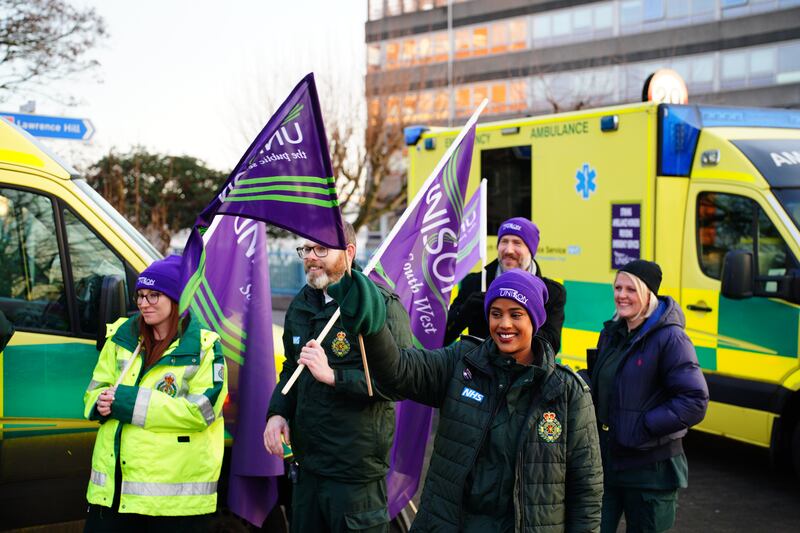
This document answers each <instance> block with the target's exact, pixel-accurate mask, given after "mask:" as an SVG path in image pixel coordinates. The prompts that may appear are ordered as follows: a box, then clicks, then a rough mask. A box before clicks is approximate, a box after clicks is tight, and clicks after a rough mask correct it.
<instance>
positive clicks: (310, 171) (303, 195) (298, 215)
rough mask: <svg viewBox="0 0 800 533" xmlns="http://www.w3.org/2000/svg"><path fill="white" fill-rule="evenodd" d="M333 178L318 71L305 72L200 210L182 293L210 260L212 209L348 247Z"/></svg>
mask: <svg viewBox="0 0 800 533" xmlns="http://www.w3.org/2000/svg"><path fill="white" fill-rule="evenodd" d="M334 182H335V178H334V176H333V168H332V167H331V160H330V154H329V152H328V141H327V139H326V137H325V126H324V124H323V122H322V114H321V112H320V106H319V99H318V98H317V88H316V85H315V83H314V75H313V74H308V75H307V76H306V77H305V78H303V80H302V81H301V82H300V83H298V84H297V86H296V87H295V88H294V89H293V90H292V92H291V94H290V95H289V97H288V98H287V99H286V100H285V101H284V102H283V103H282V104H281V106H280V107H279V108H278V110H277V111H276V112H275V114H274V115H272V117H271V118H270V119H269V122H267V125H266V126H264V129H262V130H261V132H260V133H259V134H258V136H257V137H256V139H255V140H254V141H253V143H252V144H251V145H250V147H249V148H248V149H247V151H246V152H245V153H244V155H243V156H242V158H241V160H240V161H239V164H237V165H236V167H235V168H234V169H233V172H231V175H230V176H229V177H228V179H227V180H226V181H225V183H224V184H223V186H222V187H221V188H220V191H219V192H218V193H217V196H216V197H215V198H214V199H213V200H212V201H211V203H210V204H208V206H207V207H206V208H205V209H204V210H203V212H202V213H200V215H199V216H198V217H197V220H196V221H195V224H194V228H193V229H192V233H191V235H190V236H189V241H188V242H187V243H186V249H185V251H184V261H183V264H182V267H181V268H182V271H183V272H182V273H183V279H184V281H185V282H186V289H185V290H184V296H186V295H191V294H194V292H195V291H196V290H197V284H198V283H199V277H200V276H202V271H203V267H204V265H205V261H206V254H205V252H204V251H203V241H202V238H201V235H202V232H203V231H204V230H205V228H208V227H209V226H210V225H211V221H212V220H213V218H214V216H215V215H234V216H240V217H245V218H252V219H255V220H260V221H262V222H266V223H267V224H272V225H273V226H279V227H281V228H284V229H287V230H289V231H291V232H292V233H296V234H297V235H300V236H302V237H305V238H307V239H310V240H312V241H314V242H318V243H320V244H323V245H325V246H327V247H329V248H339V249H345V248H346V247H347V242H346V239H345V236H344V229H343V227H342V215H341V213H340V212H339V200H338V198H337V196H336V189H335V187H334ZM187 298H188V297H187ZM188 305H189V301H188V299H186V298H184V297H183V296H182V297H181V302H180V310H181V312H183V311H185V310H186V308H187V307H188Z"/></svg>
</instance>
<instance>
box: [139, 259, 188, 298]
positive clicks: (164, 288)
mask: <svg viewBox="0 0 800 533" xmlns="http://www.w3.org/2000/svg"><path fill="white" fill-rule="evenodd" d="M139 289H150V290H152V291H158V292H161V293H163V294H166V295H167V296H169V298H170V299H171V300H173V301H174V302H178V301H180V299H181V290H182V289H183V287H182V286H181V257H180V256H179V255H171V256H169V257H167V258H165V259H162V260H160V261H156V262H155V263H153V264H152V265H150V266H149V267H147V268H145V269H144V272H142V273H141V274H139V278H138V279H137V280H136V290H139Z"/></svg>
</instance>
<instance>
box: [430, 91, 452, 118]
mask: <svg viewBox="0 0 800 533" xmlns="http://www.w3.org/2000/svg"><path fill="white" fill-rule="evenodd" d="M433 115H434V117H435V118H437V119H443V118H447V117H448V116H449V115H450V93H449V92H448V91H437V92H436V96H435V97H434V102H433Z"/></svg>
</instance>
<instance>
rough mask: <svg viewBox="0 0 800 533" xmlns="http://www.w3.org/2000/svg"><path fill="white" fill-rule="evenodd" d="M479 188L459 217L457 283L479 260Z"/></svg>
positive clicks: (480, 208) (480, 206)
mask: <svg viewBox="0 0 800 533" xmlns="http://www.w3.org/2000/svg"><path fill="white" fill-rule="evenodd" d="M483 209H484V207H483V206H482V205H481V189H480V188H478V189H477V190H476V191H475V194H473V195H472V198H471V199H470V201H469V203H468V204H467V207H465V208H464V217H463V218H462V219H461V233H459V235H458V259H457V260H456V273H455V278H456V279H455V283H459V282H460V281H461V280H462V279H464V278H465V277H466V275H467V274H469V272H470V270H472V267H474V266H475V263H477V262H478V261H480V260H481V246H480V242H481V232H480V227H481V225H480V219H481V211H482V210H483Z"/></svg>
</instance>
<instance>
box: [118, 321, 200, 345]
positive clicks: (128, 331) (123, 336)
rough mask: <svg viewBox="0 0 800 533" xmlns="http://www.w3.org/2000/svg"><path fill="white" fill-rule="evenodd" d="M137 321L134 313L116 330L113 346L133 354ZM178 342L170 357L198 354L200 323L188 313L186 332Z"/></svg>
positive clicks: (136, 336) (135, 343)
mask: <svg viewBox="0 0 800 533" xmlns="http://www.w3.org/2000/svg"><path fill="white" fill-rule="evenodd" d="M138 320H139V313H136V314H135V315H133V316H132V317H130V318H129V319H128V320H126V321H125V322H124V323H123V324H122V325H121V326H120V327H119V328H117V332H116V333H114V336H113V337H111V340H112V341H113V342H114V344H116V345H117V346H121V347H122V348H125V349H126V350H127V351H129V352H133V351H134V350H135V349H136V345H137V344H139V328H138V322H137V321H138ZM178 340H179V342H178V345H177V346H176V347H175V349H174V350H172V352H171V355H197V354H199V353H200V322H199V321H198V320H197V319H195V318H194V316H192V314H191V313H189V323H188V324H187V325H186V330H184V332H183V333H182V334H181V335H180V337H179V339H178ZM173 344H174V343H173ZM167 351H169V349H168V350H167Z"/></svg>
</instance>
